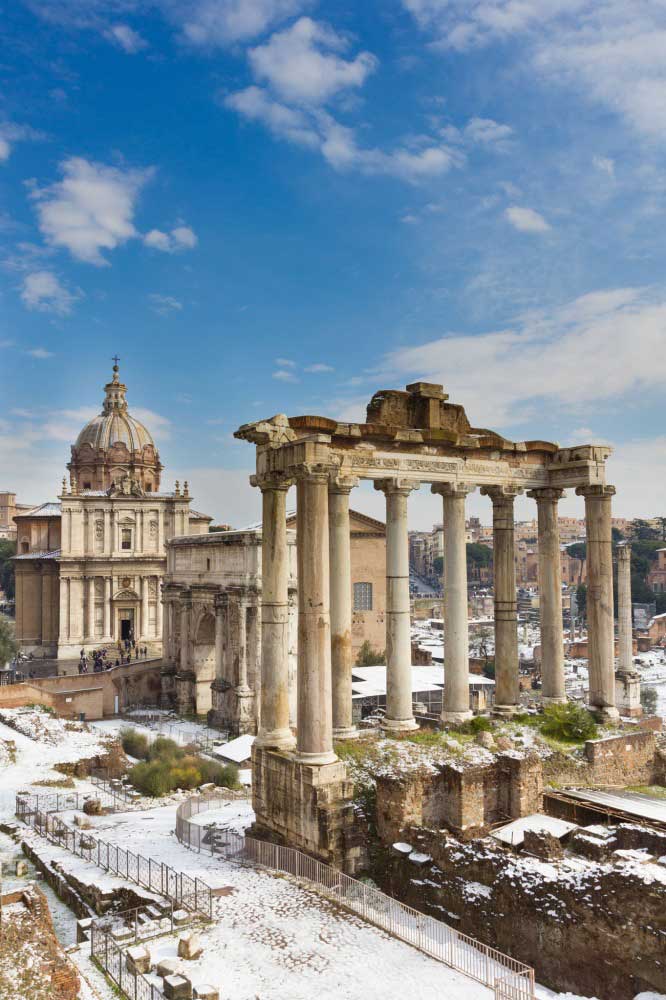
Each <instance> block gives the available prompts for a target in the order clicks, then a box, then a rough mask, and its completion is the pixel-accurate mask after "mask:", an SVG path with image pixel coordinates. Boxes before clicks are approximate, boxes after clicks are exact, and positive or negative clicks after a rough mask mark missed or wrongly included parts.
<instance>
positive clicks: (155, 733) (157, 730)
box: [122, 708, 229, 753]
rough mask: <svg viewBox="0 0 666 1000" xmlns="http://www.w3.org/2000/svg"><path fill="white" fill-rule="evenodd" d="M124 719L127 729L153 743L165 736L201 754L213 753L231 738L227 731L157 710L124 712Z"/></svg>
mask: <svg viewBox="0 0 666 1000" xmlns="http://www.w3.org/2000/svg"><path fill="white" fill-rule="evenodd" d="M122 718H123V722H125V723H126V725H127V728H129V729H131V728H133V727H134V728H136V729H137V731H138V732H141V733H144V734H145V735H146V736H147V737H148V740H149V742H151V743H152V742H153V740H156V739H157V738H158V737H160V736H163V737H166V738H167V739H170V740H173V741H174V743H178V744H179V745H180V746H194V747H196V748H197V750H199V751H201V753H212V751H213V750H214V749H215V747H216V746H219V745H220V744H222V743H226V742H227V740H228V738H229V733H228V732H226V731H225V730H221V729H211V728H210V726H203V725H201V723H197V722H187V721H186V720H183V719H180V718H173V717H172V716H169V715H165V714H164V712H163V711H160V710H159V709H157V708H155V709H153V708H148V709H146V710H145V711H142V710H141V709H133V710H132V711H124V712H123V714H122Z"/></svg>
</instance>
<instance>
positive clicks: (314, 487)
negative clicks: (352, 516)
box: [296, 466, 337, 764]
mask: <svg viewBox="0 0 666 1000" xmlns="http://www.w3.org/2000/svg"><path fill="white" fill-rule="evenodd" d="M296 489H297V507H296V552H297V556H298V675H297V682H298V727H297V751H296V753H297V756H298V759H299V760H301V761H303V762H304V763H307V764H330V763H333V761H335V760H337V757H336V755H335V753H334V751H333V705H332V680H331V621H330V610H329V596H330V577H329V551H328V470H327V469H320V468H319V467H317V466H315V467H314V468H308V469H305V470H303V473H302V475H301V476H300V477H299V479H298V481H297V487H296Z"/></svg>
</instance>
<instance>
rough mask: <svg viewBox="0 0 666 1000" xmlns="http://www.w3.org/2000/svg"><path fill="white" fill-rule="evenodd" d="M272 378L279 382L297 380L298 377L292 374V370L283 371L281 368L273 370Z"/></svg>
mask: <svg viewBox="0 0 666 1000" xmlns="http://www.w3.org/2000/svg"><path fill="white" fill-rule="evenodd" d="M273 378H275V379H277V380H278V381H279V382H298V378H297V377H296V375H294V373H293V371H285V370H284V369H282V368H280V369H278V371H276V372H273Z"/></svg>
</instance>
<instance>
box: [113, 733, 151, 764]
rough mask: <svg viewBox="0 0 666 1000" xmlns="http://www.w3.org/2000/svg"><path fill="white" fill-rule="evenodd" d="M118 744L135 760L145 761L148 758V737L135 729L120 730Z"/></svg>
mask: <svg viewBox="0 0 666 1000" xmlns="http://www.w3.org/2000/svg"><path fill="white" fill-rule="evenodd" d="M120 742H121V743H122V746H123V750H124V751H125V753H127V754H129V755H130V757H134V758H135V759H136V760H146V758H147V757H148V737H147V736H146V735H145V733H139V732H137V731H136V729H121V730H120Z"/></svg>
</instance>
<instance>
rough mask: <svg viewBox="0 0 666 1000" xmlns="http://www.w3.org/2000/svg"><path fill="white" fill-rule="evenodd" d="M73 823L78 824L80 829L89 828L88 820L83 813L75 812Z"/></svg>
mask: <svg viewBox="0 0 666 1000" xmlns="http://www.w3.org/2000/svg"><path fill="white" fill-rule="evenodd" d="M74 825H75V826H78V828H79V829H80V830H89V829H90V820H89V819H88V817H87V816H86V815H85V814H83V815H82V814H81V813H76V814H75V816H74Z"/></svg>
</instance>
